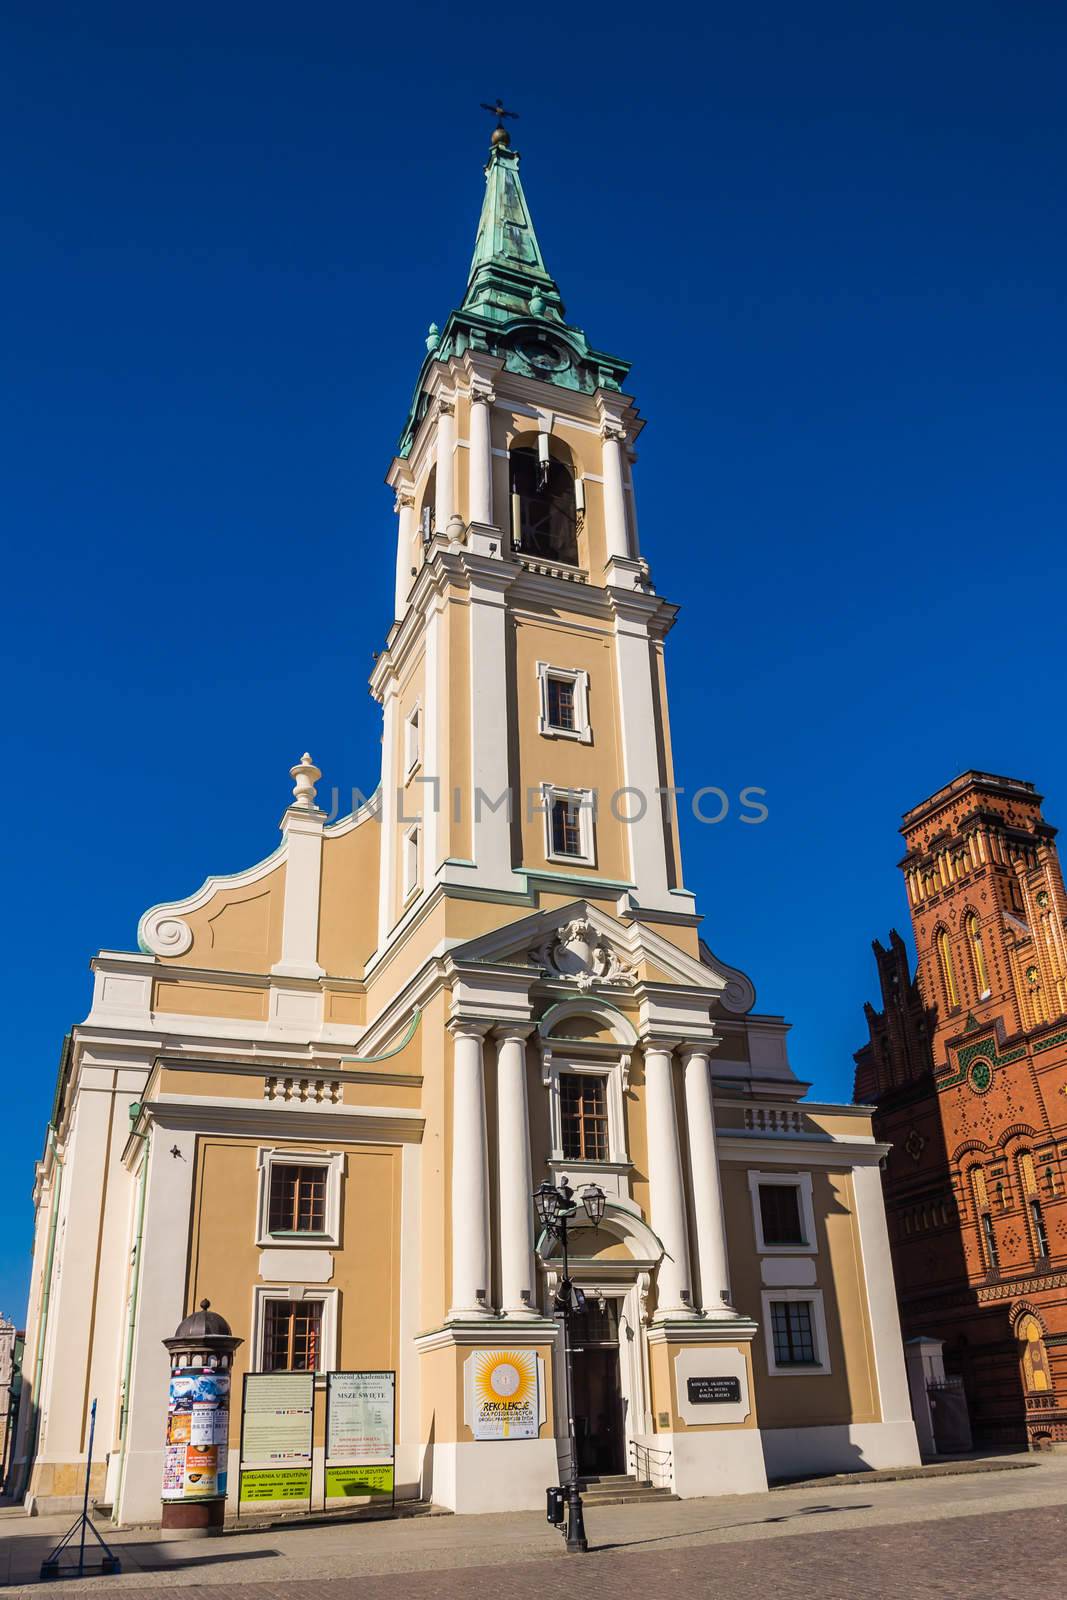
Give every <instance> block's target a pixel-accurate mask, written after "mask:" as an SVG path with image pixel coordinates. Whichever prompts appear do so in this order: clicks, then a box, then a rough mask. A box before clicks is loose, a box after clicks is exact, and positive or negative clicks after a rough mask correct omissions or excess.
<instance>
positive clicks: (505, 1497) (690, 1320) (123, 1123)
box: [16, 128, 917, 1523]
mask: <svg viewBox="0 0 1067 1600" xmlns="http://www.w3.org/2000/svg"><path fill="white" fill-rule="evenodd" d="M427 344H428V350H427V355H426V359H425V362H424V364H423V367H422V370H421V373H420V375H419V379H418V384H417V387H416V392H415V400H414V402H413V405H412V408H411V412H410V415H409V416H408V418H407V420H406V423H405V425H404V429H403V433H402V436H401V441H400V445H399V448H398V451H397V454H396V457H395V459H394V460H393V462H392V465H391V467H390V469H389V473H388V483H389V484H390V486H391V487H392V489H393V490H394V493H395V509H396V517H397V524H396V540H397V555H396V584H395V607H394V615H393V617H392V619H391V621H390V626H389V630H388V634H387V638H386V643H385V648H384V649H383V651H382V652H381V654H380V655H379V657H378V658H377V661H376V664H375V667H374V671H373V675H372V677H371V690H372V693H373V695H374V696H375V698H376V699H377V701H378V702H379V704H380V706H381V710H382V719H383V734H382V756H381V763H382V764H381V781H380V787H379V790H378V791H377V793H376V795H375V797H374V798H373V799H372V801H371V802H369V803H368V804H367V805H365V806H363V807H361V808H360V809H358V810H356V811H355V812H354V813H353V814H352V815H349V816H346V817H344V818H342V819H341V820H338V821H329V820H328V818H327V816H326V814H325V812H324V810H323V808H322V807H321V806H320V805H319V803H318V795H317V784H318V780H319V778H320V773H319V771H318V769H317V768H316V767H315V766H314V764H313V762H312V760H311V758H310V756H305V757H304V758H303V759H302V760H301V761H300V762H298V763H297V764H296V766H295V767H294V768H293V769H292V778H293V780H294V789H293V798H292V801H291V803H290V804H289V806H288V808H287V809H286V811H285V813H284V816H283V817H282V820H281V843H280V845H279V847H278V848H277V849H275V850H274V851H273V853H272V854H270V855H268V856H267V857H266V859H264V860H262V861H260V862H259V863H258V864H256V865H254V866H250V867H249V868H248V869H247V870H246V871H244V872H241V873H238V874H236V875H234V876H230V877H209V878H208V879H207V881H206V882H205V884H204V885H203V887H202V888H201V889H200V890H199V891H198V892H197V893H196V894H193V895H190V896H188V897H187V898H185V899H176V900H170V901H167V902H165V903H163V904H159V905H156V906H154V907H152V908H151V909H150V910H149V911H147V912H146V913H145V914H144V916H143V917H142V919H141V923H140V927H139V930H138V947H137V949H136V950H135V951H129V952H122V951H102V952H100V953H99V954H98V955H97V956H96V958H95V959H94V961H93V963H92V966H93V973H94V991H93V1001H92V1008H91V1011H90V1013H89V1015H88V1017H87V1018H86V1020H85V1021H84V1022H83V1023H81V1024H79V1025H78V1026H77V1027H76V1028H74V1029H73V1031H72V1033H71V1036H70V1038H69V1040H68V1041H67V1044H66V1046H65V1049H64V1053H63V1059H62V1064H61V1068H60V1075H59V1082H58V1085H57V1090H56V1097H55V1103H54V1109H53V1115H52V1119H51V1122H50V1124H49V1128H48V1132H47V1138H46V1142H45V1149H44V1154H43V1157H42V1159H41V1161H40V1163H39V1164H38V1168H37V1177H36V1187H35V1200H36V1206H37V1224H36V1240H35V1253H34V1264H33V1276H32V1288H31V1303H30V1313H29V1330H28V1338H27V1358H26V1372H27V1388H28V1390H29V1391H30V1392H28V1393H27V1396H26V1404H25V1405H24V1407H23V1419H22V1422H23V1425H22V1429H21V1437H20V1440H19V1442H18V1446H17V1449H16V1461H17V1464H18V1466H19V1470H21V1472H22V1476H23V1482H24V1484H25V1486H26V1488H27V1490H28V1493H29V1495H30V1497H31V1499H33V1500H34V1501H35V1502H36V1503H37V1504H38V1505H39V1506H40V1507H41V1508H42V1509H47V1508H50V1507H55V1508H58V1507H60V1506H61V1505H64V1504H65V1503H67V1502H68V1500H69V1498H70V1497H71V1496H72V1495H73V1494H76V1493H78V1492H79V1490H78V1485H79V1483H80V1473H81V1471H82V1470H83V1464H84V1459H85V1449H86V1428H87V1414H86V1397H87V1396H90V1395H92V1396H96V1397H98V1399H99V1413H98V1420H97V1441H98V1450H99V1447H100V1444H101V1441H102V1444H103V1454H102V1457H101V1456H99V1455H98V1458H97V1459H98V1460H99V1463H100V1464H99V1467H98V1468H95V1469H94V1471H95V1472H96V1480H95V1482H94V1492H95V1493H96V1494H97V1495H98V1496H101V1497H103V1498H104V1499H105V1500H106V1502H107V1503H109V1504H110V1505H112V1506H113V1508H114V1515H115V1518H116V1520H118V1521H119V1522H121V1523H131V1522H139V1521H151V1520H154V1519H156V1518H157V1517H158V1513H159V1495H160V1477H161V1470H162V1462H163V1443H164V1422H165V1415H166V1395H167V1382H168V1370H169V1369H168V1358H167V1354H166V1351H165V1349H164V1346H163V1344H162V1341H163V1340H164V1339H166V1338H168V1337H169V1336H171V1335H172V1334H173V1332H174V1329H175V1327H176V1325H177V1324H178V1323H179V1322H180V1321H181V1319H182V1318H183V1317H184V1316H185V1315H186V1314H187V1313H189V1312H190V1311H191V1310H192V1308H194V1307H195V1306H197V1305H198V1304H199V1303H200V1302H201V1300H202V1299H208V1300H210V1302H211V1305H212V1306H213V1308H214V1309H215V1310H216V1311H218V1312H220V1313H222V1314H223V1315H224V1316H225V1317H226V1319H227V1320H228V1321H229V1323H230V1325H231V1326H232V1328H233V1331H234V1333H235V1335H237V1336H239V1337H240V1338H241V1339H242V1341H243V1343H242V1344H241V1346H240V1348H239V1350H238V1352H237V1356H236V1361H235V1368H234V1374H235V1388H236V1386H237V1380H239V1378H240V1376H241V1374H242V1373H243V1372H247V1371H259V1372H263V1371H271V1370H274V1371H278V1370H283V1371H284V1370H308V1369H313V1370H314V1371H315V1372H316V1373H317V1374H318V1375H319V1378H320V1380H321V1379H323V1378H324V1377H325V1374H326V1373H327V1372H329V1371H331V1370H338V1369H340V1370H347V1371H352V1370H371V1369H373V1370H380V1369H392V1370H394V1371H395V1372H396V1374H397V1440H398V1444H397V1481H398V1492H399V1493H400V1494H401V1495H406V1496H412V1497H417V1496H421V1497H424V1498H430V1499H433V1500H434V1501H435V1502H437V1503H438V1504H441V1505H444V1506H448V1507H451V1508H453V1509H455V1510H459V1511H481V1510H484V1511H497V1510H507V1509H511V1508H532V1507H537V1506H541V1505H543V1503H544V1498H543V1497H544V1490H545V1488H546V1486H547V1485H549V1484H551V1483H555V1482H557V1481H559V1472H560V1470H561V1467H562V1468H564V1469H565V1468H566V1465H567V1462H566V1460H565V1457H566V1454H567V1451H568V1442H567V1441H568V1423H567V1407H566V1402H565V1385H564V1382H563V1363H562V1346H561V1329H560V1322H559V1319H558V1317H556V1316H554V1315H553V1308H554V1304H555V1297H556V1293H557V1290H558V1287H559V1282H560V1276H561V1265H560V1261H559V1258H558V1253H557V1250H556V1248H555V1246H554V1244H553V1242H552V1240H551V1239H550V1238H547V1237H545V1236H539V1234H538V1231H537V1229H536V1227H535V1222H534V1211H533V1206H532V1195H533V1192H534V1190H535V1189H536V1188H537V1186H538V1185H539V1184H540V1183H541V1182H542V1181H543V1180H545V1179H548V1180H551V1181H552V1182H556V1181H558V1180H560V1179H562V1178H563V1177H564V1175H566V1176H567V1177H568V1178H569V1180H570V1182H571V1184H572V1185H573V1186H574V1188H575V1189H576V1190H578V1191H579V1192H581V1191H582V1190H583V1189H584V1188H585V1187H586V1186H588V1185H592V1184H596V1185H599V1187H600V1188H601V1189H602V1190H603V1192H604V1195H605V1197H606V1199H605V1205H604V1215H603V1220H602V1222H601V1223H600V1225H599V1227H596V1228H593V1227H592V1226H585V1227H581V1228H577V1229H576V1230H574V1231H572V1235H571V1251H570V1266H571V1273H572V1277H573V1280H574V1282H575V1283H576V1284H578V1285H579V1286H580V1287H581V1288H582V1289H583V1290H584V1291H585V1294H586V1296H587V1309H586V1311H585V1313H584V1316H585V1319H586V1320H585V1323H584V1325H583V1327H582V1328H581V1329H580V1330H579V1331H580V1332H581V1333H582V1337H581V1338H580V1339H576V1340H575V1354H574V1391H573V1414H574V1418H575V1430H576V1435H577V1439H578V1451H579V1465H580V1467H581V1469H582V1471H583V1472H586V1473H599V1474H607V1473H620V1474H625V1473H627V1472H630V1471H632V1470H633V1466H634V1459H635V1452H636V1451H637V1450H639V1449H643V1450H644V1451H645V1452H647V1453H646V1456H645V1460H646V1461H647V1460H649V1459H650V1458H651V1459H654V1460H655V1462H656V1463H657V1471H658V1475H659V1476H658V1481H660V1482H663V1483H669V1484H670V1486H671V1487H673V1489H674V1491H675V1493H677V1494H678V1495H681V1496H686V1495H703V1494H716V1493H728V1492H741V1491H749V1490H755V1489H759V1488H762V1487H763V1486H765V1484H766V1482H767V1479H768V1476H771V1477H779V1476H788V1475H795V1474H804V1473H808V1472H815V1471H823V1470H842V1469H846V1468H852V1467H855V1466H857V1465H861V1464H864V1463H866V1464H868V1465H870V1466H872V1467H885V1466H896V1465H902V1464H912V1463H914V1462H915V1461H916V1460H917V1452H916V1442H915V1431H914V1425H913V1423H912V1418H911V1411H910V1405H909V1399H908V1390H907V1383H906V1378H905V1372H904V1363H903V1355H902V1348H901V1342H900V1332H899V1324H898V1319H897V1312H896V1304H895V1298H894V1292H893V1283H892V1273H891V1266H890V1257H889V1244H888V1236H887V1231H886V1222H885V1213H884V1208H883V1201H882V1192H881V1182H880V1174H879V1163H880V1161H881V1160H882V1159H883V1157H884V1156H885V1153H886V1147H885V1145H884V1143H881V1142H879V1140H878V1139H877V1138H876V1137H875V1135H874V1133H873V1131H872V1127H871V1120H870V1113H869V1111H868V1110H867V1109H865V1108H862V1107H857V1106H847V1105H844V1106H843V1105H827V1104H822V1103H817V1102H814V1101H811V1100H808V1099H806V1098H805V1094H806V1091H807V1088H808V1085H806V1084H804V1083H802V1082H801V1081H799V1080H798V1078H797V1077H796V1075H795V1074H794V1072H793V1070H792V1069H791V1067H790V1065H789V1061H788V1056H787V1049H786V1035H787V1024H786V1023H785V1022H784V1021H783V1019H782V1018H781V1017H778V1016H771V1015H765V1014H762V1013H760V1012H759V1011H758V1010H757V1009H756V1007H755V991H754V988H753V985H752V984H751V982H750V981H749V979H748V978H747V977H745V976H744V975H743V974H742V973H740V972H738V971H736V970H734V969H732V968H730V967H728V966H727V965H725V964H724V963H723V962H722V961H721V960H720V959H719V958H718V957H717V956H716V955H714V954H712V952H711V951H710V949H709V948H708V946H707V944H706V943H705V942H704V940H703V939H702V937H701V933H700V917H699V915H698V913H697V908H696V905H695V903H694V899H693V896H692V895H691V894H690V893H689V892H688V890H687V889H686V888H685V887H684V881H683V877H682V867H681V858H680V851H679V840H678V829H677V817H676V812H675V808H674V801H673V797H672V793H671V790H672V785H673V771H672V757H671V740H670V722H669V716H668V703H667V690H666V680H665V673H664V643H665V639H666V636H667V634H668V632H669V630H670V628H671V627H672V625H673V623H674V620H675V615H676V607H675V606H674V605H672V604H671V603H670V602H669V601H667V600H665V599H663V598H662V597H661V596H660V595H659V594H658V593H657V592H656V589H655V587H654V584H653V580H652V574H651V570H650V567H649V564H648V561H647V560H646V558H645V557H644V556H643V555H642V554H641V551H640V548H639V543H638V532H637V517H636V511H635V501H634V479H633V466H634V462H635V460H636V456H635V451H634V446H635V443H636V440H637V438H638V436H639V433H640V431H641V427H642V422H641V419H640V417H639V415H638V411H637V408H636V406H635V404H634V401H633V400H632V399H631V398H630V396H629V394H628V393H627V392H626V389H625V381H626V377H627V372H628V367H627V364H626V363H625V362H623V361H621V360H619V359H618V358H616V357H614V356H611V355H608V354H606V353H605V352H602V351H600V350H597V349H595V348H594V347H593V346H591V345H590V344H589V342H588V341H587V339H586V338H585V336H584V334H583V333H582V332H581V330H580V329H578V328H577V327H575V326H574V325H573V323H571V322H569V321H568V320H567V316H566V312H565V308H564V305H563V302H562V299H561V297H560V293H559V290H558V288H557V285H556V283H555V281H554V280H553V279H552V277H551V276H550V274H549V272H548V270H547V268H546V266H545V263H544V259H543V257H542V254H541V249H540V245H539V242H538V239H537V236H536V233H535V231H534V227H533V224H532V221H531V217H530V212H529V208H528V205H527V201H526V196H525V193H524V189H523V185H522V181H521V179H520V176H519V157H518V155H517V153H516V152H515V151H513V150H512V149H511V147H510V143H509V141H508V138H507V135H506V133H505V132H504V130H503V128H498V129H497V131H496V133H495V134H494V137H493V143H492V146H491V150H490V154H489V160H488V165H487V167H486V170H485V197H484V203H483V207H482V213H481V221H480V225H479V229H478V234H477V241H476V245H475V252H474V259H473V262H472V266H471V271H470V276H469V281H468V285H467V289H466V293H465V296H464V298H463V301H462V304H461V306H460V307H459V309H458V310H456V311H455V312H453V313H452V315H451V316H450V317H449V318H448V320H447V322H446V323H445V324H444V326H443V328H441V329H437V328H436V327H434V328H431V333H430V337H429V339H428V341H427ZM507 795H510V796H511V804H510V806H509V805H508V804H506V803H502V800H503V797H504V796H507ZM619 795H623V796H625V799H624V801H622V802H621V803H619V804H615V803H612V804H610V805H606V804H604V803H603V800H604V797H607V796H612V797H616V796H619ZM598 797H600V803H599V804H598V803H597V799H598ZM500 1349H505V1350H509V1351H526V1352H530V1351H533V1352H535V1353H536V1358H537V1373H538V1399H537V1404H538V1423H537V1427H536V1430H535V1436H534V1437H528V1438H522V1439H495V1440H494V1439H483V1438H477V1437H475V1433H474V1431H473V1429H472V1426H471V1422H472V1418H471V1409H470V1405H471V1401H470V1386H469V1382H468V1381H467V1377H466V1374H467V1373H468V1372H469V1363H470V1360H471V1357H472V1356H476V1355H477V1354H478V1353H479V1352H486V1351H495V1350H500ZM708 1379H711V1380H714V1381H713V1382H712V1383H711V1384H710V1385H709V1384H708V1383H707V1381H706V1380H708ZM719 1380H724V1382H719ZM316 1403H317V1405H321V1399H320V1400H317V1402H316ZM236 1448H237V1439H236V1429H234V1431H233V1432H231V1454H230V1466H231V1470H230V1479H229V1481H230V1484H231V1486H232V1487H231V1494H232V1493H234V1492H236V1484H237V1473H236V1470H235V1469H236V1457H235V1451H236ZM316 1471H317V1472H319V1471H321V1462H317V1463H316Z"/></svg>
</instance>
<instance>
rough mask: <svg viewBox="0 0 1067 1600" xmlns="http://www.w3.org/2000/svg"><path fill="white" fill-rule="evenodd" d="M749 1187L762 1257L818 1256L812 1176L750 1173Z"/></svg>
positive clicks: (757, 1244)
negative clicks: (770, 1255) (769, 1255)
mask: <svg viewBox="0 0 1067 1600" xmlns="http://www.w3.org/2000/svg"><path fill="white" fill-rule="evenodd" d="M748 1187H749V1193H750V1195H751V1197H752V1220H753V1225H754V1227H755V1231H756V1249H757V1250H758V1251H759V1252H760V1254H761V1255H768V1254H773V1255H814V1254H816V1252H817V1251H818V1248H819V1246H818V1241H817V1238H816V1233H815V1210H814V1206H813V1204H812V1189H811V1173H810V1172H750V1173H749V1175H748Z"/></svg>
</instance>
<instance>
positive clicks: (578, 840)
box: [552, 799, 582, 856]
mask: <svg viewBox="0 0 1067 1600" xmlns="http://www.w3.org/2000/svg"><path fill="white" fill-rule="evenodd" d="M552 851H553V854H554V855H557V856H580V855H581V853H582V818H581V813H580V810H579V806H578V802H577V801H576V800H571V799H567V800H553V802H552Z"/></svg>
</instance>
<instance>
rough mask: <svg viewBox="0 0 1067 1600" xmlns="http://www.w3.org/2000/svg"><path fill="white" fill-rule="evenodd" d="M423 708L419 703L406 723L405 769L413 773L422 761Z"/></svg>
mask: <svg viewBox="0 0 1067 1600" xmlns="http://www.w3.org/2000/svg"><path fill="white" fill-rule="evenodd" d="M421 737H422V708H421V706H420V705H419V703H418V701H416V702H415V704H414V705H413V706H412V708H411V710H410V711H409V712H408V717H407V721H406V722H405V723H404V769H405V771H406V772H407V773H409V774H410V773H412V772H414V771H415V768H416V767H417V766H418V764H419V762H420V761H421V760H422V745H421V742H420V741H421Z"/></svg>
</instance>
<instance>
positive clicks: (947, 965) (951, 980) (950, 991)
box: [937, 928, 960, 1011]
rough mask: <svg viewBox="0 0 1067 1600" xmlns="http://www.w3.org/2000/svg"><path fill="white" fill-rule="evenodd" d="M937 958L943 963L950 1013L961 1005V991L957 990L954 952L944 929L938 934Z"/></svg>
mask: <svg viewBox="0 0 1067 1600" xmlns="http://www.w3.org/2000/svg"><path fill="white" fill-rule="evenodd" d="M937 956H938V960H939V961H940V963H941V981H942V982H943V984H944V986H945V1000H946V1002H947V1004H948V1008H949V1010H950V1011H955V1010H956V1009H957V1008H958V1006H959V1003H960V996H959V990H958V989H957V988H956V974H955V973H954V972H953V970H952V950H951V948H950V946H949V941H948V934H947V933H946V931H945V929H944V928H939V929H938V932H937Z"/></svg>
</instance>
